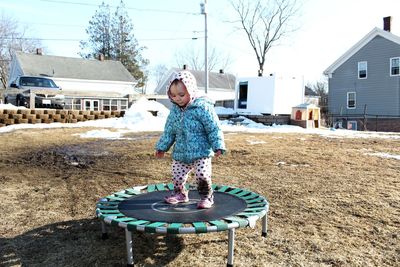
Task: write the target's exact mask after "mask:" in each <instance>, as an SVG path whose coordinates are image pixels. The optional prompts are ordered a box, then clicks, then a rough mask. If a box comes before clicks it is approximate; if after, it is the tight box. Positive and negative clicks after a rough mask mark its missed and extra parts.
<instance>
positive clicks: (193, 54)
mask: <svg viewBox="0 0 400 267" xmlns="http://www.w3.org/2000/svg"><path fill="white" fill-rule="evenodd" d="M175 59H176V64H178V66H180V67H182V66H183V65H189V67H190V69H192V70H204V50H202V49H196V48H195V47H194V46H190V47H188V48H186V49H183V50H179V51H177V52H176V53H175ZM207 63H208V71H218V70H219V69H223V70H227V69H229V67H230V65H231V64H232V60H231V57H230V56H229V55H227V54H224V53H223V52H221V51H219V50H218V49H217V48H215V47H213V48H211V49H210V50H209V51H208V55H207Z"/></svg>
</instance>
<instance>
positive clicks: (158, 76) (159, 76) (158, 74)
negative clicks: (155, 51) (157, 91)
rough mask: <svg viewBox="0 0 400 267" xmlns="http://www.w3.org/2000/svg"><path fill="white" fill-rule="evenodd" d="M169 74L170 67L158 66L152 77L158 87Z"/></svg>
mask: <svg viewBox="0 0 400 267" xmlns="http://www.w3.org/2000/svg"><path fill="white" fill-rule="evenodd" d="M167 72H168V67H167V66H166V65H165V64H158V65H156V66H155V67H154V69H153V71H152V76H153V77H154V80H155V82H156V86H158V85H160V83H161V82H162V81H163V78H164V76H165V75H166V74H167Z"/></svg>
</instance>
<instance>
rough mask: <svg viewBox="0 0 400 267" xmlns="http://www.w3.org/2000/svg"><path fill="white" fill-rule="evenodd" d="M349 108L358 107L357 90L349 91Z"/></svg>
mask: <svg viewBox="0 0 400 267" xmlns="http://www.w3.org/2000/svg"><path fill="white" fill-rule="evenodd" d="M347 108H349V109H354V108H356V93H355V92H348V93H347Z"/></svg>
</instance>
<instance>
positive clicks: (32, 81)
mask: <svg viewBox="0 0 400 267" xmlns="http://www.w3.org/2000/svg"><path fill="white" fill-rule="evenodd" d="M20 84H21V85H22V86H32V87H45V88H58V86H57V85H56V84H55V83H54V81H53V80H50V79H46V78H40V77H21V78H20Z"/></svg>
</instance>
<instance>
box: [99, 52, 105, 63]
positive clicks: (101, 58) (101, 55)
mask: <svg viewBox="0 0 400 267" xmlns="http://www.w3.org/2000/svg"><path fill="white" fill-rule="evenodd" d="M98 59H99V61H104V55H103V54H101V53H100V54H99V56H98Z"/></svg>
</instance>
